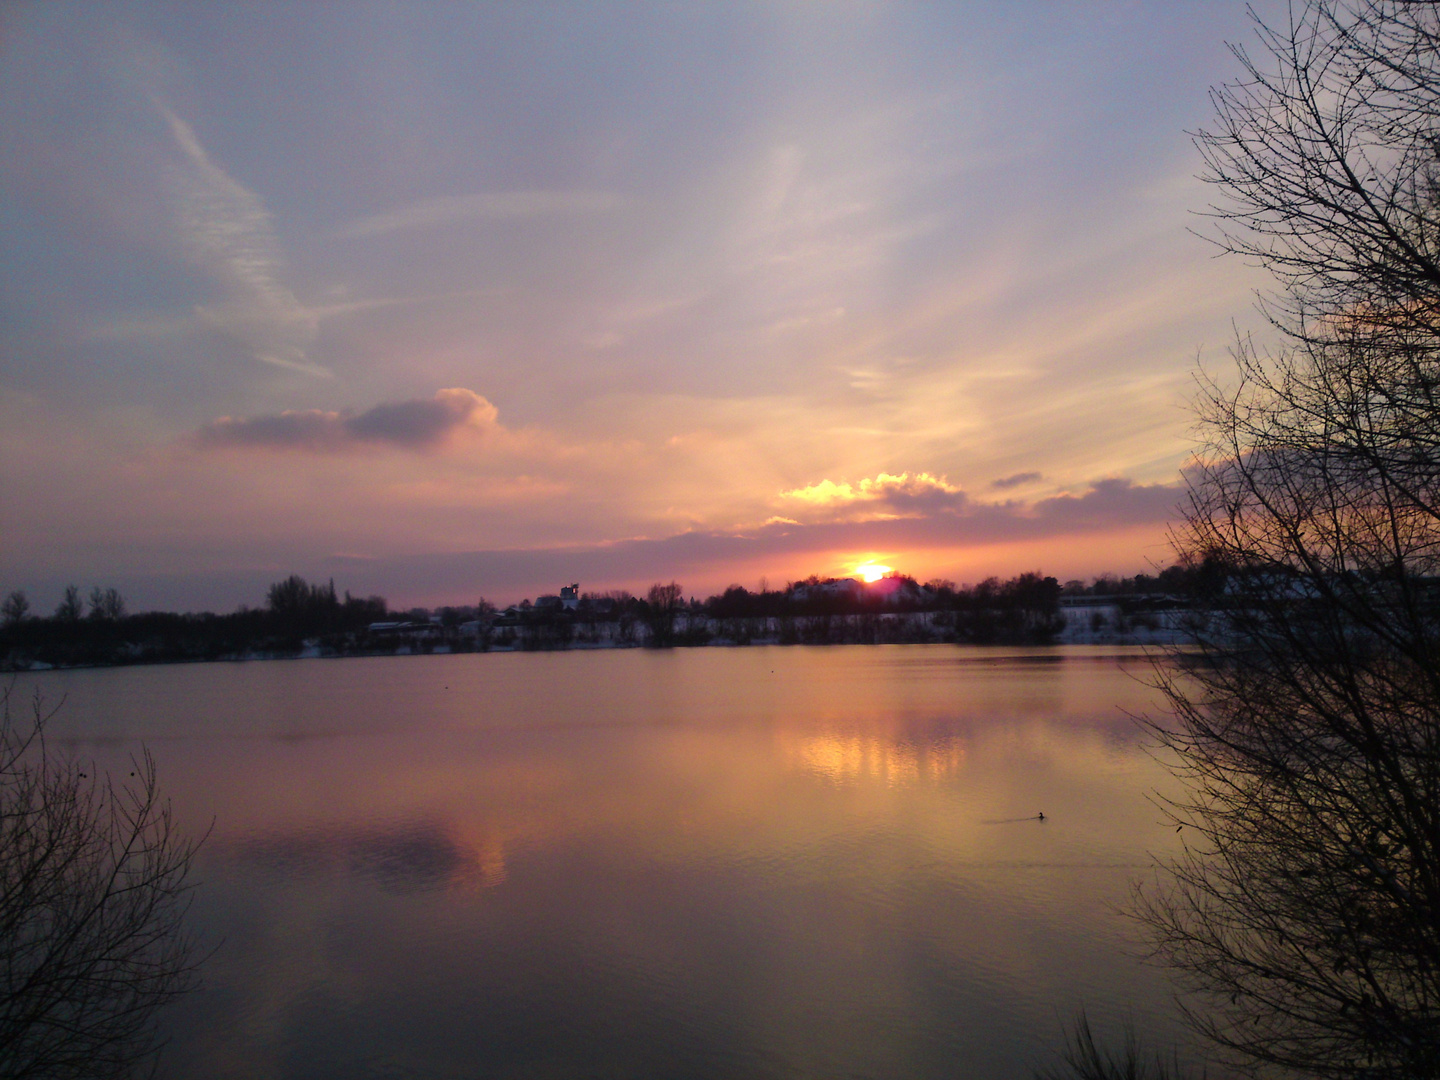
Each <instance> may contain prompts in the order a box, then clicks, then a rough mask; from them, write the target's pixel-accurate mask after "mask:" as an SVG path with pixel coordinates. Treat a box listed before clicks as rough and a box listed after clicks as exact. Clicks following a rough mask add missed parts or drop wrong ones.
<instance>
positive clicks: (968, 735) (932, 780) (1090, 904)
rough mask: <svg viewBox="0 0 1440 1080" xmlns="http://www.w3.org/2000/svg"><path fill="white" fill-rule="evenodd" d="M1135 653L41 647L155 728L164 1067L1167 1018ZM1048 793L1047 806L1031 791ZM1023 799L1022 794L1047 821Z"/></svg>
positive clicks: (1165, 1024) (93, 749)
mask: <svg viewBox="0 0 1440 1080" xmlns="http://www.w3.org/2000/svg"><path fill="white" fill-rule="evenodd" d="M1147 670H1148V668H1147V666H1146V662H1145V661H1144V660H1143V658H1141V657H1140V656H1139V655H1138V654H1136V653H1134V652H1126V651H1125V650H1117V649H1114V648H1108V649H1107V648H1087V647H1068V648H1057V649H1048V650H1029V651H1026V650H1014V649H1009V650H1007V649H981V648H968V649H967V648H956V647H951V646H895V647H873V646H872V647H855V648H778V647H776V648H752V649H692V650H676V651H673V652H664V653H655V652H642V651H623V652H569V653H550V654H491V655H466V656H435V657H391V658H376V659H350V660H298V661H290V662H261V663H245V664H204V665H194V666H178V667H154V668H127V669H115V670H101V671H79V672H50V673H43V674H39V675H31V676H25V677H23V678H22V679H21V680H20V682H19V685H18V687H17V689H18V691H19V693H20V694H22V695H24V694H28V693H30V692H31V691H32V690H33V689H34V688H36V687H38V688H39V689H41V691H42V692H43V693H44V694H45V696H46V697H47V699H49V700H51V701H58V700H59V699H60V698H61V697H62V696H63V697H64V706H63V708H62V710H61V712H60V713H59V715H58V716H57V717H56V718H55V720H54V722H53V727H52V731H53V732H54V733H56V734H58V735H60V736H61V737H62V738H64V739H65V740H66V741H67V742H68V743H69V744H70V745H72V746H73V747H74V748H75V750H76V752H77V753H79V754H80V755H81V756H83V757H86V758H99V759H100V760H101V761H102V763H105V762H109V763H111V764H112V765H113V764H114V763H115V762H117V761H119V760H123V758H124V755H125V754H127V753H129V752H131V751H132V750H133V749H135V748H136V747H138V746H139V745H140V744H141V743H142V742H143V743H144V744H145V745H147V746H149V748H150V749H151V750H152V751H153V752H154V754H155V756H156V758H157V760H158V762H159V766H160V770H161V781H162V784H163V786H164V788H165V790H166V791H167V792H168V793H169V795H170V796H171V798H172V800H173V803H174V806H175V809H176V812H177V815H178V817H179V818H180V821H181V823H182V825H183V826H184V827H185V828H187V829H188V831H190V832H191V833H193V834H198V833H201V832H203V831H204V830H205V829H206V828H207V827H210V824H211V822H212V821H213V830H212V832H211V835H210V839H209V840H208V841H207V842H206V844H205V846H204V848H203V849H202V853H201V856H200V858H199V865H198V874H197V877H198V880H199V882H200V887H199V889H198V891H197V893H196V895H195V903H194V907H193V910H192V915H193V924H194V927H195V930H196V932H197V933H198V934H199V936H200V937H201V938H202V939H203V941H204V942H205V943H206V944H207V945H208V946H210V947H213V948H215V950H216V951H215V953H214V955H213V957H212V958H211V959H210V960H209V961H208V963H207V964H206V966H205V968H204V980H205V988H204V989H203V990H202V991H200V992H199V993H196V994H194V995H192V996H191V997H189V998H188V999H186V1000H185V1001H184V1002H183V1003H182V1004H181V1005H179V1006H178V1007H176V1008H175V1009H173V1010H172V1012H171V1013H170V1014H168V1023H169V1028H170V1031H171V1034H172V1037H173V1042H172V1044H171V1046H170V1047H169V1049H168V1051H167V1055H166V1057H165V1059H164V1062H163V1069H162V1075H163V1076H165V1077H171V1078H181V1077H185V1078H208V1077H215V1078H220V1077H226V1078H228V1077H236V1078H239V1077H245V1078H256V1077H277V1078H278V1077H295V1078H302V1077H303V1078H331V1077H334V1078H346V1080H357V1078H368V1077H397V1078H398V1077H447V1078H449V1077H455V1078H461V1077H466V1078H469V1077H526V1078H550V1077H555V1078H561V1077H565V1078H569V1077H674V1078H677V1080H678V1078H706V1077H737V1078H738V1077H756V1078H767V1077H776V1078H779V1077H797V1078H798V1077H827V1078H828V1077H876V1078H882V1077H897V1078H898V1077H905V1078H930V1077H973V1078H977V1080H1008V1078H1020V1077H1028V1076H1030V1075H1031V1071H1032V1070H1033V1069H1034V1068H1035V1067H1037V1066H1045V1065H1049V1064H1051V1063H1052V1062H1053V1054H1054V1052H1055V1049H1056V1048H1057V1047H1058V1046H1059V1045H1061V1043H1062V1042H1063V1029H1064V1026H1065V1023H1066V1021H1067V1020H1068V1019H1069V1018H1070V1017H1071V1016H1072V1015H1073V1013H1074V1012H1075V1010H1076V1009H1077V1008H1079V1007H1080V1006H1082V1005H1083V1006H1085V1007H1086V1008H1088V1010H1089V1012H1090V1014H1091V1016H1092V1018H1093V1019H1095V1020H1096V1021H1097V1027H1099V1028H1100V1029H1102V1030H1104V1031H1108V1032H1118V1031H1119V1030H1120V1026H1121V1024H1122V1022H1123V1020H1124V1018H1125V1017H1127V1016H1128V1017H1130V1018H1132V1019H1133V1020H1134V1022H1135V1023H1136V1025H1137V1027H1139V1028H1140V1029H1141V1030H1142V1031H1143V1032H1145V1033H1147V1034H1158V1035H1160V1036H1162V1037H1168V1036H1170V1035H1172V1034H1174V1032H1175V1028H1174V1026H1173V1022H1172V1020H1171V1019H1170V1018H1171V1015H1172V1007H1171V1006H1170V1004H1169V999H1170V993H1171V991H1170V987H1169V983H1168V982H1167V980H1166V977H1165V974H1164V972H1163V971H1161V970H1157V969H1155V968H1152V967H1149V966H1147V965H1146V964H1144V963H1142V962H1141V961H1140V960H1138V959H1136V955H1137V953H1138V952H1139V948H1140V945H1139V935H1138V931H1137V930H1136V928H1134V927H1133V926H1132V925H1131V924H1130V923H1129V922H1128V921H1127V920H1126V919H1125V918H1124V917H1123V916H1122V915H1121V914H1120V913H1119V912H1118V910H1117V909H1118V908H1119V907H1121V906H1123V905H1124V904H1125V903H1126V901H1127V897H1128V894H1129V890H1130V887H1131V882H1132V881H1135V880H1138V879H1141V878H1144V877H1146V876H1147V874H1148V869H1149V867H1151V865H1152V862H1153V856H1154V855H1157V854H1159V855H1163V854H1166V853H1168V852H1170V851H1172V850H1173V849H1174V845H1175V844H1176V843H1177V842H1178V839H1179V838H1178V837H1176V836H1175V835H1174V834H1173V831H1172V830H1171V829H1169V828H1166V827H1165V826H1164V825H1163V824H1162V823H1161V821H1160V814H1159V812H1158V811H1157V810H1156V809H1155V808H1154V806H1153V805H1151V804H1150V802H1149V801H1147V793H1148V792H1151V791H1153V790H1155V789H1157V788H1158V789H1164V788H1166V787H1167V784H1168V778H1167V776H1166V774H1165V772H1164V770H1163V769H1161V768H1160V767H1159V766H1158V765H1157V764H1156V763H1155V762H1154V761H1153V760H1151V759H1150V758H1149V757H1148V756H1147V755H1146V754H1145V752H1144V751H1143V749H1142V747H1141V746H1140V740H1139V736H1138V733H1137V731H1136V728H1135V726H1134V724H1133V722H1132V721H1131V720H1130V719H1129V718H1127V716H1126V711H1129V712H1131V713H1135V712H1143V711H1145V710H1147V709H1154V708H1155V707H1156V698H1155V695H1154V693H1153V691H1151V690H1149V689H1148V688H1147V687H1146V686H1145V685H1144V684H1143V683H1142V682H1141V681H1140V680H1141V679H1142V678H1144V677H1145V675H1146V672H1147ZM1042 810H1043V811H1044V813H1045V815H1046V820H1045V821H1043V822H1040V821H1037V820H1033V817H1034V815H1035V814H1036V813H1037V812H1039V811H1042ZM1026 819H1029V820H1026Z"/></svg>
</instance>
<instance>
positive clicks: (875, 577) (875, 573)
mask: <svg viewBox="0 0 1440 1080" xmlns="http://www.w3.org/2000/svg"><path fill="white" fill-rule="evenodd" d="M892 569H893V568H892V567H889V566H881V565H880V564H879V563H873V562H870V563H861V564H860V565H859V566H857V567H855V573H857V574H859V575H860V576H861V577H862V578H864V579H865V584H866V585H869V584H870V583H871V582H872V581H879V580H880V579H881V578H883V577H884V576H885V575H886V574H888V573H890V571H891V570H892Z"/></svg>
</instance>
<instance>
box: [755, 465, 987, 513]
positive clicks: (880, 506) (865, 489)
mask: <svg viewBox="0 0 1440 1080" xmlns="http://www.w3.org/2000/svg"><path fill="white" fill-rule="evenodd" d="M780 498H782V499H784V500H786V501H787V502H790V503H792V504H799V505H800V506H804V507H807V508H813V509H816V510H822V511H829V512H831V513H832V514H834V513H836V512H839V513H842V514H847V515H848V514H849V513H850V512H852V511H854V510H857V509H858V510H860V511H861V512H862V513H864V514H865V515H867V516H872V517H873V516H899V515H905V516H915V515H919V514H926V513H936V512H955V511H957V510H959V509H961V508H963V507H964V506H965V505H966V503H967V501H968V497H967V496H966V494H965V492H963V491H961V490H960V489H959V488H958V487H955V486H954V485H953V484H951V483H950V482H949V481H947V480H946V479H945V478H944V477H943V476H934V475H932V474H931V473H927V472H917V473H914V474H913V475H912V474H911V473H909V472H903V473H899V474H894V473H883V472H882V473H880V474H879V475H878V476H876V477H874V478H873V479H870V478H866V479H862V480H860V481H859V482H858V483H854V484H852V483H850V482H849V481H842V482H840V483H838V484H837V483H835V482H834V481H832V480H821V481H820V482H819V483H818V484H811V485H810V486H809V487H803V488H794V489H792V490H790V491H782V492H781V493H780Z"/></svg>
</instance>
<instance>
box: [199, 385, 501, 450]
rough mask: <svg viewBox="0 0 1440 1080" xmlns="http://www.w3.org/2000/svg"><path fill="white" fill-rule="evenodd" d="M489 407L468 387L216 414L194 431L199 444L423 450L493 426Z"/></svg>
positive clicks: (494, 417) (285, 447)
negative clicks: (387, 399) (344, 406)
mask: <svg viewBox="0 0 1440 1080" xmlns="http://www.w3.org/2000/svg"><path fill="white" fill-rule="evenodd" d="M496 415H497V414H496V410H495V406H494V405H492V404H490V402H488V401H486V400H485V399H484V398H483V397H481V396H480V395H479V394H477V393H475V392H474V391H471V390H465V389H461V388H458V387H457V388H453V389H448V390H441V391H439V392H437V393H436V394H435V396H434V397H433V398H419V399H416V400H412V401H397V402H391V403H386V404H381V405H376V406H375V407H374V408H373V409H368V410H366V411H365V412H363V413H359V414H354V413H347V412H327V411H325V410H322V409H303V410H293V411H287V412H282V413H278V414H276V415H272V416H251V417H242V418H236V417H229V416H225V417H221V418H220V419H219V420H214V421H212V422H211V423H208V424H206V425H205V426H204V427H202V428H201V429H200V431H199V432H198V435H197V438H198V440H199V442H200V444H201V445H202V446H207V447H233V448H252V447H253V448H259V449H266V450H307V451H311V452H314V453H327V452H337V451H343V450H346V449H350V448H352V447H355V446H360V445H365V444H377V443H378V444H383V445H390V446H398V447H402V448H404V449H407V450H424V449H429V448H431V447H434V446H437V445H439V444H440V443H442V442H444V441H445V440H446V439H447V438H449V437H450V436H451V435H452V434H454V433H455V432H457V431H459V430H461V429H464V428H470V429H475V430H483V429H486V428H491V427H495V426H496V424H497V421H496Z"/></svg>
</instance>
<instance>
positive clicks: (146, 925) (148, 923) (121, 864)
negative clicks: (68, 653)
mask: <svg viewBox="0 0 1440 1080" xmlns="http://www.w3.org/2000/svg"><path fill="white" fill-rule="evenodd" d="M10 698H11V691H10V689H8V688H7V689H5V690H3V691H0V1075H3V1076H5V1077H27V1078H28V1077H37V1078H38V1077H44V1078H47V1080H50V1078H56V1080H59V1078H71V1077H74V1078H81V1077H85V1078H91V1077H97V1078H98V1077H126V1076H130V1075H133V1074H135V1073H137V1072H139V1071H141V1070H143V1068H144V1067H145V1066H146V1065H147V1064H149V1063H150V1062H151V1061H153V1059H154V1055H155V1054H156V1053H157V1052H158V1048H159V1043H158V1039H157V1034H156V1014H157V1011H158V1010H159V1008H160V1007H161V1006H162V1005H164V1004H165V1003H166V1002H168V1001H170V1000H171V999H172V998H174V997H175V996H176V995H178V994H180V993H182V992H183V991H185V990H186V989H188V988H189V987H190V986H191V985H192V984H193V981H194V971H195V965H194V959H193V955H194V954H193V950H192V946H191V942H190V941H189V939H188V938H187V937H186V935H185V933H184V932H183V928H182V925H181V924H182V919H183V916H184V913H185V909H186V906H187V900H188V896H189V892H188V886H187V885H186V883H185V882H186V875H187V873H188V871H189V868H190V864H191V860H192V856H193V854H194V847H193V846H192V845H191V844H188V843H186V842H185V841H183V840H182V839H180V838H179V837H178V835H177V834H176V831H175V827H174V822H173V819H172V817H171V813H170V808H169V805H168V803H166V802H165V801H163V800H162V799H161V797H160V794H159V791H158V788H157V785H156V775H155V764H154V761H153V760H152V759H151V757H150V756H149V754H148V753H147V754H145V755H143V756H142V757H141V758H139V759H137V760H135V761H133V762H132V764H133V770H132V771H131V774H130V778H129V779H128V781H125V782H121V783H118V784H117V783H114V782H112V781H111V780H110V779H109V778H108V777H105V778H100V777H97V776H96V775H95V774H94V770H93V767H91V768H90V769H89V771H86V770H85V769H84V768H83V767H82V765H81V764H80V763H78V762H77V761H75V760H73V759H71V758H66V757H59V756H57V755H56V754H55V753H54V752H53V750H52V749H51V748H50V747H48V746H47V745H46V742H45V737H44V726H45V722H46V720H47V716H46V715H45V714H44V713H43V712H42V710H41V708H40V706H39V703H38V702H36V703H35V705H34V707H33V714H32V717H31V719H30V721H29V722H28V723H26V722H21V721H19V720H17V719H16V718H15V717H14V716H13V715H12V711H11V700H10Z"/></svg>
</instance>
